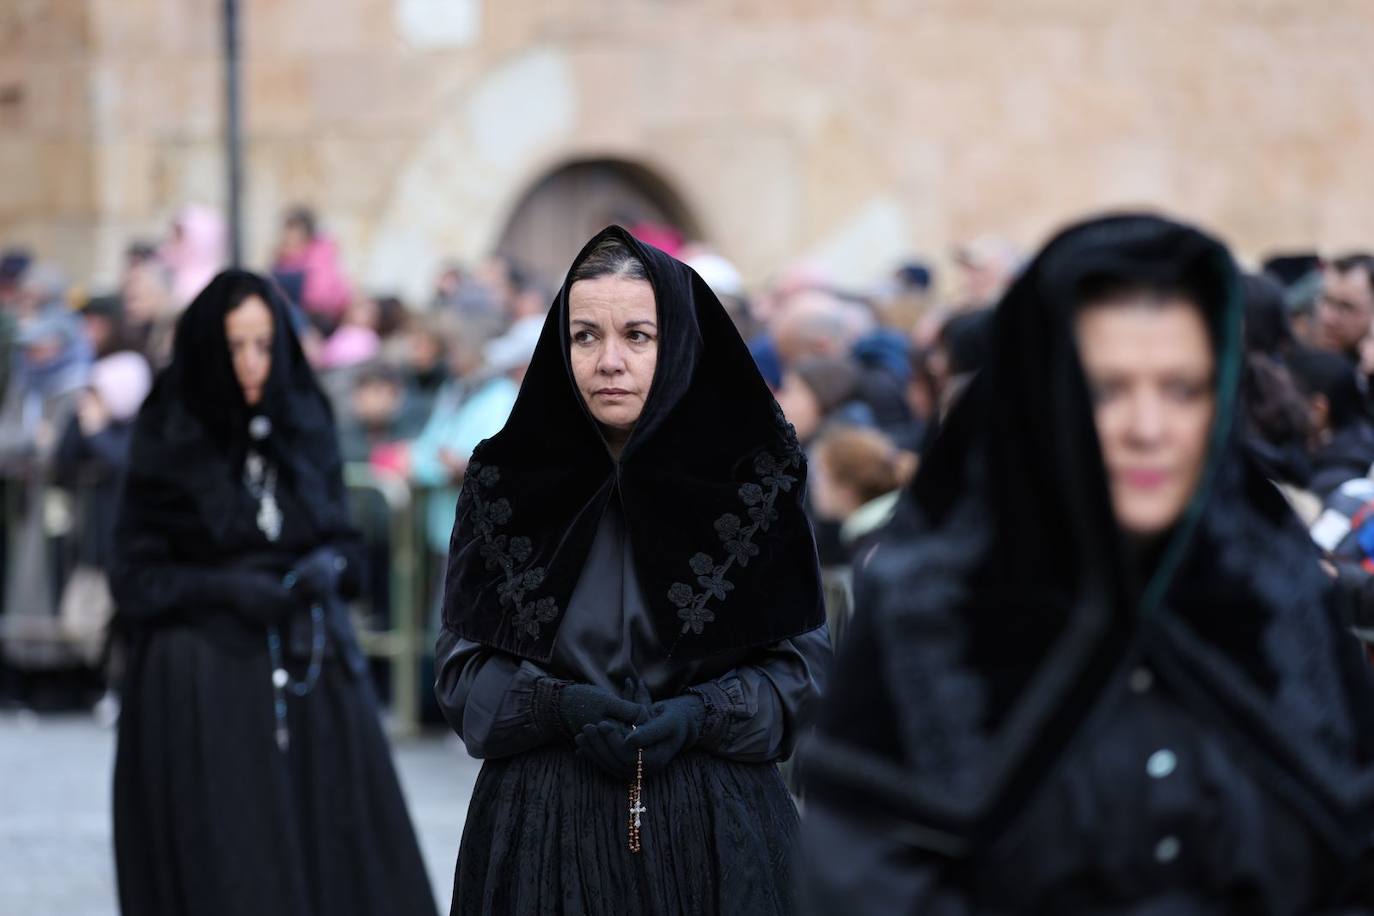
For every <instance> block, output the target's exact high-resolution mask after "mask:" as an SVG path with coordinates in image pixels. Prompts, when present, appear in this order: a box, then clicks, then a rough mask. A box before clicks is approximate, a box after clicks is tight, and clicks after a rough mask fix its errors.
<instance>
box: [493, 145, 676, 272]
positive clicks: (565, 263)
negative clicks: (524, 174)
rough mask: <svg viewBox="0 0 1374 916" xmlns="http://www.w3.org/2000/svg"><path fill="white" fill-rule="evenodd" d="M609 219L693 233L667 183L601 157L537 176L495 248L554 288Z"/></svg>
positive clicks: (632, 166) (631, 166)
mask: <svg viewBox="0 0 1374 916" xmlns="http://www.w3.org/2000/svg"><path fill="white" fill-rule="evenodd" d="M611 223H619V224H620V225H622V226H627V227H629V226H633V225H635V224H636V223H660V224H663V225H668V226H672V227H673V228H675V229H677V230H678V231H679V232H681V233H683V235H684V237H687V238H693V237H695V236H696V233H695V226H694V225H693V224H692V220H691V218H690V216H689V215H688V214H687V211H686V208H685V207H684V205H683V204H682V203H681V201H680V200H679V199H678V197H677V195H676V194H674V193H673V192H672V190H671V189H669V188H668V187H667V186H666V185H665V184H663V183H662V182H661V181H659V180H658V179H657V178H655V177H654V176H653V175H651V174H649V173H648V172H646V171H645V170H643V169H641V168H639V167H637V166H634V165H631V164H629V163H624V162H614V161H605V160H599V161H592V162H579V163H574V164H572V165H568V166H564V167H563V168H560V169H558V170H557V171H554V172H551V173H549V174H548V175H546V176H545V177H544V178H542V179H540V180H539V181H538V182H537V183H536V184H535V186H534V187H533V188H531V189H530V191H529V192H528V193H526V194H525V196H524V197H523V198H522V199H521V201H520V203H518V204H517V205H516V207H515V210H514V212H513V213H512V214H511V217H510V219H509V220H508V221H507V223H506V228H505V231H504V232H502V233H501V241H500V242H499V244H498V246H497V250H498V251H499V252H501V253H502V254H504V255H506V256H508V257H510V258H511V259H513V260H514V261H515V263H517V264H519V265H520V266H522V267H524V268H525V269H527V270H531V271H533V272H534V273H535V275H536V276H538V277H539V278H540V279H541V280H543V281H544V282H545V283H546V284H548V285H549V286H550V287H557V286H558V285H559V284H560V283H562V282H563V277H564V275H565V274H566V273H567V271H568V267H569V265H570V264H571V263H572V259H573V258H574V257H575V256H576V255H577V252H578V251H579V250H581V248H582V246H583V245H584V244H586V242H587V239H589V238H591V237H592V236H593V235H595V234H596V233H597V232H599V231H600V230H602V229H603V228H605V227H606V226H607V225H610V224H611Z"/></svg>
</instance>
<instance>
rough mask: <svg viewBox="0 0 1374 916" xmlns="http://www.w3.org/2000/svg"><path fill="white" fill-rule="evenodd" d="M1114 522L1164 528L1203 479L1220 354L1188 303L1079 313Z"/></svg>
mask: <svg viewBox="0 0 1374 916" xmlns="http://www.w3.org/2000/svg"><path fill="white" fill-rule="evenodd" d="M1076 326H1077V334H1078V349H1079V356H1080V358H1081V360H1082V363H1083V369H1084V371H1085V373H1086V374H1087V378H1088V386H1089V389H1090V390H1091V392H1092V396H1093V402H1094V413H1095V418H1096V421H1097V436H1098V439H1099V440H1100V442H1101V445H1102V460H1103V463H1104V464H1105V465H1106V469H1107V479H1108V482H1109V485H1110V487H1111V495H1112V508H1113V509H1114V510H1115V513H1116V520H1117V524H1118V525H1120V526H1121V528H1122V530H1123V531H1125V532H1126V533H1127V534H1129V535H1134V536H1137V537H1153V536H1155V535H1159V534H1162V533H1163V532H1165V531H1167V530H1168V529H1169V527H1170V526H1172V525H1173V524H1174V523H1175V522H1176V521H1178V519H1179V517H1180V516H1181V515H1182V514H1183V510H1184V509H1185V508H1186V507H1187V505H1188V502H1189V500H1190V499H1192V496H1193V492H1194V491H1195V490H1196V489H1197V486H1198V481H1199V480H1200V478H1201V477H1202V469H1203V466H1204V465H1205V463H1206V460H1207V444H1208V439H1209V435H1210V432H1211V428H1212V421H1213V419H1214V417H1215V412H1216V394H1215V391H1214V388H1213V377H1214V373H1215V369H1216V366H1215V358H1214V356H1213V354H1212V348H1211V342H1210V338H1209V336H1208V333H1207V326H1206V324H1205V323H1204V322H1203V318H1202V315H1201V313H1200V312H1199V311H1198V309H1197V307H1196V306H1195V305H1194V304H1193V303H1192V302H1190V301H1188V300H1186V299H1182V298H1177V297H1175V298H1170V299H1166V300H1164V301H1163V302H1162V303H1160V302H1139V301H1131V300H1126V301H1124V302H1115V301H1114V302H1111V303H1109V304H1103V305H1098V306H1092V305H1089V306H1088V307H1087V308H1085V309H1083V310H1082V311H1080V312H1079V314H1078V318H1077V320H1076Z"/></svg>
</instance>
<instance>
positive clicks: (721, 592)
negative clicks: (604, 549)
mask: <svg viewBox="0 0 1374 916" xmlns="http://www.w3.org/2000/svg"><path fill="white" fill-rule="evenodd" d="M779 416H781V413H779ZM782 422H783V423H786V421H785V420H784V421H782ZM786 430H788V431H790V430H791V425H790V424H787V426H786ZM784 440H785V444H784V451H783V457H782V458H777V457H774V456H773V455H770V454H769V453H767V452H760V453H759V454H758V455H756V456H754V473H755V474H758V475H759V477H760V481H759V483H746V484H743V485H742V486H741V487H740V488H739V498H740V500H741V501H742V502H743V503H744V505H745V507H746V511H745V515H747V516H748V517H749V521H750V522H751V524H749V525H748V526H746V525H745V523H744V520H743V519H741V518H740V517H739V516H738V515H736V514H735V513H733V512H727V513H726V514H724V515H722V516H721V517H720V518H718V519H716V524H715V528H716V535H717V536H718V537H719V538H720V542H721V545H722V546H723V547H724V548H725V559H724V560H723V561H721V562H719V563H717V562H716V561H715V559H714V558H712V556H711V555H710V554H708V553H704V552H702V553H697V554H695V555H693V557H692V558H691V559H690V560H688V561H687V564H688V565H689V566H690V567H691V568H692V572H693V574H695V576H696V583H697V585H698V586H699V587H700V588H701V589H702V591H700V592H698V591H696V589H694V588H693V587H692V586H691V585H688V584H687V583H686V582H674V583H673V585H672V587H671V588H669V589H668V600H669V601H671V602H672V603H673V605H674V606H675V607H676V608H677V609H678V612H677V616H678V619H679V620H681V621H682V632H683V633H684V634H686V633H687V632H688V631H690V632H692V633H695V634H697V635H700V634H701V632H702V630H703V629H704V628H705V626H706V624H708V623H711V622H713V621H714V620H715V619H716V614H715V612H714V611H712V610H711V609H710V608H708V607H707V606H706V604H707V602H709V601H710V600H711V599H712V598H714V599H716V600H717V601H724V600H725V598H726V596H727V595H728V594H729V593H730V592H731V591H733V590H734V588H735V586H734V583H732V582H730V580H728V579H727V578H726V577H725V575H726V573H728V572H729V571H730V569H731V567H733V566H734V565H735V564H736V563H738V564H739V565H740V566H748V565H749V561H750V560H751V559H753V558H754V557H756V556H758V555H759V547H758V545H757V544H755V543H754V536H755V535H756V534H758V533H759V532H760V531H763V532H765V533H766V532H767V531H768V528H769V526H770V525H772V524H773V522H775V521H777V520H778V511H777V509H775V508H773V504H774V503H775V502H776V501H777V498H778V494H779V493H786V492H790V491H791V489H792V485H793V484H795V483H796V482H797V478H796V477H794V476H793V475H791V474H789V473H787V472H788V471H790V470H793V469H796V468H800V467H801V463H802V451H801V448H800V446H798V445H796V435H795V433H793V435H792V436H791V437H787V436H784Z"/></svg>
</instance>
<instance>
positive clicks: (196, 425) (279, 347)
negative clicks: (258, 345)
mask: <svg viewBox="0 0 1374 916" xmlns="http://www.w3.org/2000/svg"><path fill="white" fill-rule="evenodd" d="M249 296H257V297H258V298H259V299H261V300H262V301H263V302H264V303H266V305H267V306H268V308H269V309H271V311H272V321H273V327H274V333H273V338H272V368H271V372H270V375H269V377H268V381H267V384H266V385H265V386H264V390H263V395H262V399H261V400H260V402H259V403H258V404H257V405H255V406H254V407H251V408H250V407H249V406H248V404H247V403H245V401H244V399H243V391H242V389H241V388H240V387H239V384H238V381H237V379H236V378H235V376H234V368H233V363H232V361H231V358H230V355H229V345H228V341H227V340H226V338H225V332H224V318H225V315H226V314H227V313H228V312H230V311H232V310H233V309H234V308H236V307H238V306H239V305H240V304H241V303H242V302H243V301H244V300H245V299H247V298H248V297H249ZM259 417H260V418H265V419H266V420H267V421H268V423H270V427H269V428H270V434H269V435H268V436H267V437H266V439H264V440H262V441H260V442H257V443H256V447H257V448H258V449H259V450H260V451H262V452H263V453H265V454H266V455H267V456H268V457H269V458H270V459H271V460H272V461H273V462H274V463H275V465H276V466H277V467H278V468H280V469H281V471H282V473H283V475H284V477H285V478H286V479H287V481H288V483H289V486H290V487H291V490H292V492H293V493H294V494H295V496H296V498H297V499H298V500H299V502H300V503H301V505H302V507H303V509H304V511H305V512H306V513H307V514H308V516H309V518H308V521H309V522H310V526H311V527H312V528H313V529H314V532H315V533H316V534H318V535H320V536H326V535H328V534H330V533H334V532H342V531H344V530H346V529H347V527H348V520H347V510H346V507H345V506H344V505H343V503H342V499H341V494H340V493H339V492H337V491H338V486H337V482H338V481H339V480H341V476H340V475H341V463H340V459H339V452H338V445H337V442H336V439H335V433H334V420H333V414H332V412H331V410H330V407H329V403H328V401H327V400H326V399H325V397H324V394H323V393H322V392H321V391H320V388H319V385H318V383H317V382H316V380H315V375H314V372H313V371H312V370H311V369H310V366H309V364H308V363H307V362H306V360H305V354H304V353H302V351H301V346H300V342H299V341H298V340H297V338H296V333H295V330H294V327H293V323H292V320H291V311H290V306H289V305H288V304H287V302H286V300H285V299H284V298H283V296H282V294H281V292H280V290H279V289H278V288H277V287H276V285H275V284H273V283H270V282H269V281H267V280H265V279H263V278H262V277H260V276H258V275H257V274H253V273H248V272H246V271H241V270H226V271H224V272H223V273H221V274H219V275H218V276H216V277H215V278H214V279H213V280H211V281H210V283H209V285H208V286H206V287H205V289H204V290H203V291H202V292H201V293H200V295H198V296H197V297H196V298H195V300H194V301H193V302H192V303H191V304H190V305H189V306H188V307H187V309H186V311H185V312H184V313H183V314H182V316H181V318H180V320H178V322H177V328H176V338H175V343H174V345H173V351H172V361H171V364H170V365H168V367H167V368H166V369H164V370H163V371H162V372H161V373H159V375H158V378H157V381H156V382H155V383H154V385H153V390H152V392H151V393H150V394H149V395H148V399H147V400H146V401H145V402H144V404H143V408H142V409H141V410H140V411H139V415H138V419H137V421H136V422H135V426H134V438H133V444H132V448H131V452H130V469H129V476H128V492H127V493H126V496H125V499H124V511H125V514H126V515H127V516H128V517H127V518H126V519H125V523H126V524H148V525H153V526H156V527H157V528H158V529H159V530H160V531H162V532H164V533H165V534H167V535H169V536H171V537H173V538H176V539H178V540H180V541H181V543H182V544H183V545H184V544H196V545H199V546H200V549H203V550H205V551H206V552H207V553H208V554H210V555H213V556H220V557H222V556H223V555H224V554H225V553H226V552H228V553H232V552H234V551H236V550H247V549H251V548H252V547H254V546H265V545H264V544H263V542H262V539H261V535H260V534H259V533H258V531H257V528H256V525H255V524H254V522H253V514H252V509H251V504H250V503H248V502H246V501H245V495H244V491H243V487H242V485H241V476H242V472H243V460H244V456H245V455H246V454H247V452H248V450H249V447H250V444H254V440H253V439H252V438H251V437H250V434H249V424H250V421H251V420H253V419H254V418H259ZM259 426H260V427H261V421H260V420H259Z"/></svg>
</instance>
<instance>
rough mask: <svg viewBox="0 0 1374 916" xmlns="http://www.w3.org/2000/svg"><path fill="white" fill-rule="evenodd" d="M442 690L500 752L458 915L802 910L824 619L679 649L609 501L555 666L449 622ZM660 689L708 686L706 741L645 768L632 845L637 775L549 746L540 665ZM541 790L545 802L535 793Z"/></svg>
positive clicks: (471, 736) (479, 797) (490, 771)
mask: <svg viewBox="0 0 1374 916" xmlns="http://www.w3.org/2000/svg"><path fill="white" fill-rule="evenodd" d="M438 654H439V662H438V687H437V691H438V695H439V701H440V705H441V706H442V708H443V710H444V713H445V715H447V716H448V719H449V721H450V723H452V725H453V727H454V730H455V731H457V732H458V734H459V735H460V736H462V738H463V741H464V743H465V744H466V745H467V748H468V751H469V752H470V753H471V754H472V755H473V756H474V757H481V758H485V759H486V762H485V763H484V764H483V766H482V771H481V774H480V775H479V776H478V779H477V786H476V788H475V789H474V791H473V797H472V804H471V809H470V813H469V815H468V821H467V824H466V825H465V827H464V830H463V844H462V848H461V849H460V850H459V853H458V868H457V875H456V879H455V888H454V906H453V912H454V913H530V914H534V913H568V914H573V913H586V914H594V913H607V914H610V913H661V914H671V913H789V912H792V910H793V907H792V904H791V890H792V887H793V883H794V882H793V879H792V862H791V851H792V848H793V844H794V841H795V835H796V829H797V815H796V809H795V807H794V806H793V804H792V800H791V798H790V796H789V795H788V793H787V789H786V788H785V787H784V786H783V783H782V780H781V779H780V778H779V776H778V769H777V766H776V763H775V762H776V761H778V760H782V759H785V758H787V757H788V756H790V755H791V752H792V747H793V745H794V743H795V741H796V738H797V723H798V720H799V719H800V718H801V716H802V715H803V712H804V708H805V707H806V705H807V704H808V702H809V701H810V700H812V699H813V698H814V697H816V696H818V695H819V694H820V691H821V688H822V686H823V681H824V674H825V668H826V664H827V662H828V661H829V654H830V645H829V637H828V635H827V633H826V632H825V629H824V627H822V628H821V629H820V630H814V631H812V632H810V633H807V634H805V635H803V636H799V637H796V638H794V639H789V640H783V641H782V642H779V643H776V644H774V645H771V646H768V647H766V648H763V649H759V650H755V651H740V652H734V653H729V654H726V655H721V656H717V657H713V658H712V659H710V660H709V661H705V662H676V661H672V660H665V659H664V658H663V647H662V646H661V645H659V644H658V642H657V639H656V638H655V636H654V634H653V630H652V627H651V626H650V623H649V620H648V617H647V615H646V613H645V609H644V605H643V600H642V599H641V598H640V592H639V585H638V582H637V580H636V577H635V572H634V565H633V563H632V562H631V561H630V556H629V549H628V545H627V544H626V542H625V539H624V527H623V520H622V518H621V516H620V513H619V512H618V511H611V512H607V514H606V516H605V518H604V519H603V521H602V524H601V527H600V529H599V530H598V533H597V537H596V539H595V541H594V543H593V545H592V549H591V554H590V555H589V556H588V558H587V566H586V569H585V570H584V572H583V574H582V578H581V579H580V580H579V582H578V585H577V588H576V589H575V590H574V592H573V596H572V599H571V601H570V602H569V607H568V611H567V616H566V617H565V618H564V620H563V624H562V626H561V627H560V629H559V633H558V640H557V642H555V644H554V657H553V659H552V661H551V663H550V664H549V665H548V666H541V665H537V664H535V663H534V662H531V661H522V660H520V659H518V658H516V657H514V656H511V655H508V654H505V653H502V652H500V651H495V650H489V649H486V648H484V647H483V646H481V645H480V644H478V643H474V642H471V641H468V640H464V639H461V638H459V637H457V636H455V635H453V634H452V633H448V632H446V633H444V634H442V635H441V636H440V638H439V646H438ZM550 675H552V676H554V677H557V678H562V679H564V680H568V681H575V682H581V683H591V684H596V685H598V686H601V687H604V688H606V689H608V690H612V691H613V692H617V693H618V692H620V691H621V690H622V685H623V684H624V682H625V679H626V678H632V679H633V680H634V681H636V682H643V683H644V684H645V685H646V686H647V687H648V689H649V692H650V694H651V695H652V696H653V698H654V699H655V700H657V699H662V698H665V697H673V696H677V695H678V694H680V693H681V692H682V691H683V690H685V689H686V688H688V687H695V688H696V689H698V690H701V691H709V692H710V693H711V695H712V701H711V702H710V704H709V706H710V708H711V709H712V718H711V720H710V721H708V723H707V725H706V727H705V729H704V730H705V732H706V734H707V737H706V738H705V739H704V740H703V742H702V743H701V745H699V747H698V749H697V750H695V751H692V752H689V753H687V754H684V755H683V756H681V757H679V758H678V759H677V760H675V761H674V762H673V763H672V764H671V765H670V766H669V769H667V770H666V771H664V772H663V773H661V774H659V775H657V776H655V777H653V778H652V779H650V780H648V781H646V783H645V786H644V798H643V804H644V806H645V807H646V808H648V811H647V812H646V814H645V815H644V826H643V833H642V836H643V850H642V852H641V853H640V854H638V855H632V854H630V852H629V851H628V849H627V846H626V840H627V837H626V816H625V814H626V808H627V803H626V788H627V786H626V783H625V782H624V781H623V780H618V779H614V778H612V777H611V776H609V775H607V774H605V773H603V772H602V771H600V770H598V769H596V768H595V767H593V766H592V765H591V764H589V763H586V762H584V761H583V760H581V759H579V758H578V757H577V755H576V754H575V753H574V751H573V747H572V744H571V743H570V742H561V741H554V742H552V743H551V742H550V739H549V735H548V733H547V732H546V731H545V730H544V729H543V728H542V727H541V723H540V722H539V721H538V714H537V702H536V693H537V691H538V690H539V689H540V688H539V686H538V683H537V682H538V681H539V679H540V678H544V677H547V676H550ZM527 800H528V801H527Z"/></svg>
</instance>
